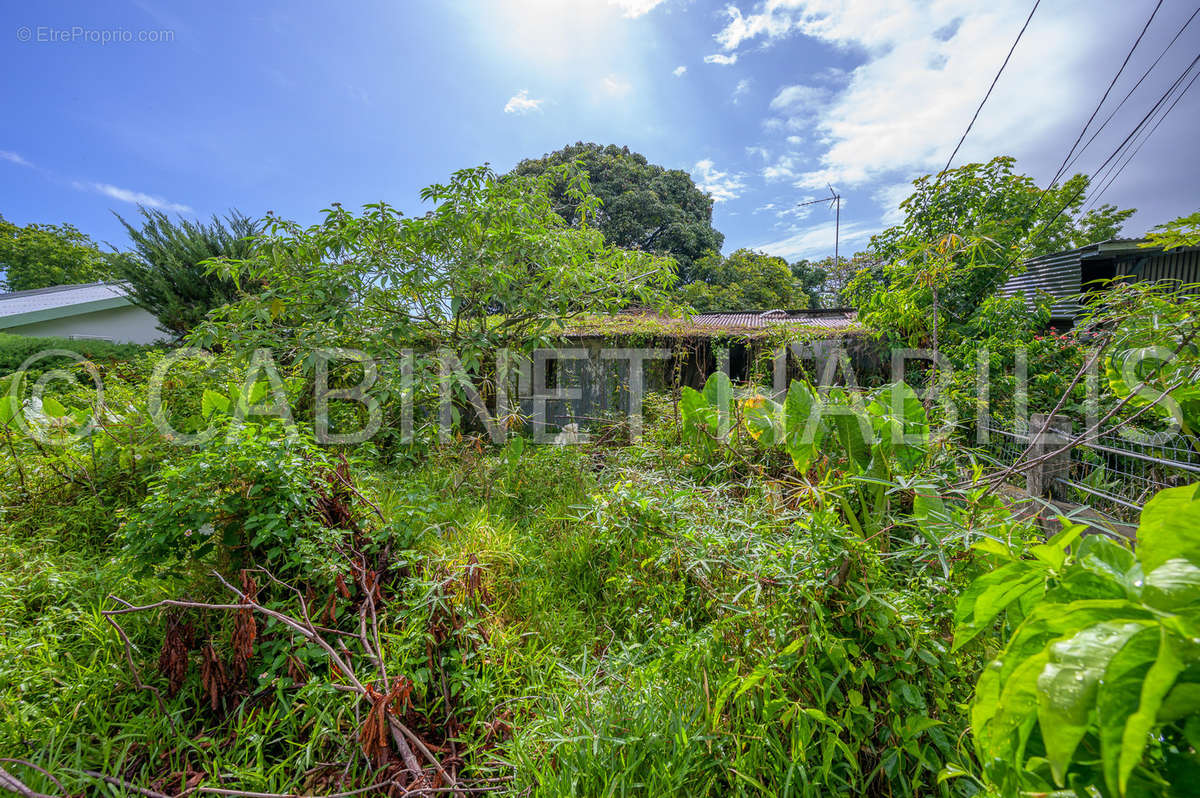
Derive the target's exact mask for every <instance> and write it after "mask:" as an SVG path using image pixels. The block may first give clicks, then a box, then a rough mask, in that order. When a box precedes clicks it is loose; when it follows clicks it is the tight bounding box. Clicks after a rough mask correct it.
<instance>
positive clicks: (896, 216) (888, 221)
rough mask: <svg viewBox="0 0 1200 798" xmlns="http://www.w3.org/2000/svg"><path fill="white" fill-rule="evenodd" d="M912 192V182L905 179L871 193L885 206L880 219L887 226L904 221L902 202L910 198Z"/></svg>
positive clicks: (880, 205) (872, 197) (882, 206)
mask: <svg viewBox="0 0 1200 798" xmlns="http://www.w3.org/2000/svg"><path fill="white" fill-rule="evenodd" d="M912 193H913V185H912V183H911V182H907V181H905V182H901V183H892V184H891V185H887V186H883V187H881V188H879V189H877V190H876V191H875V192H874V193H873V194H872V195H871V199H873V200H875V202H877V203H878V204H879V207H881V208H883V216H882V217H881V218H880V220H879V221H880V222H881V223H882V224H883V225H884V226H885V227H891V226H892V225H894V224H900V222H902V221H904V211H902V210H900V203H901V202H903V201H904V200H906V199H908V198H909V196H910V195H911V194H912Z"/></svg>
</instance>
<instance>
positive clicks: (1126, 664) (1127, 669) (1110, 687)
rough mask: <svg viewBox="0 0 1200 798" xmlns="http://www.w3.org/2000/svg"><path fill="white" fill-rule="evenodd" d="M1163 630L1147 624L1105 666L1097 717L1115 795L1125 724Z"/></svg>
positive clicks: (1102, 752) (1105, 769) (1102, 753)
mask: <svg viewBox="0 0 1200 798" xmlns="http://www.w3.org/2000/svg"><path fill="white" fill-rule="evenodd" d="M1159 637H1160V632H1159V630H1158V628H1157V627H1155V626H1148V627H1147V628H1145V629H1144V630H1142V631H1141V632H1138V633H1137V634H1136V635H1134V636H1133V637H1131V638H1130V639H1129V640H1128V641H1126V643H1125V645H1124V647H1122V648H1121V650H1120V651H1118V652H1117V653H1116V654H1115V655H1114V656H1113V657H1112V658H1111V659H1110V660H1109V663H1108V667H1107V668H1105V671H1104V678H1103V679H1101V681H1100V685H1099V689H1098V690H1097V691H1096V720H1097V727H1098V734H1099V737H1100V759H1101V768H1102V770H1103V772H1104V781H1105V783H1106V784H1107V785H1108V789H1109V790H1110V791H1111V792H1112V793H1114V794H1116V793H1117V792H1118V791H1119V790H1118V786H1117V780H1118V779H1117V774H1118V772H1119V764H1120V756H1121V738H1122V736H1123V735H1124V733H1125V723H1126V721H1127V720H1128V719H1129V716H1130V715H1132V714H1133V713H1134V712H1135V711H1137V707H1138V701H1139V699H1140V698H1141V694H1142V682H1143V681H1144V680H1145V678H1146V672H1147V671H1149V670H1150V666H1151V665H1152V664H1153V663H1154V660H1155V658H1156V657H1157V656H1158V646H1159Z"/></svg>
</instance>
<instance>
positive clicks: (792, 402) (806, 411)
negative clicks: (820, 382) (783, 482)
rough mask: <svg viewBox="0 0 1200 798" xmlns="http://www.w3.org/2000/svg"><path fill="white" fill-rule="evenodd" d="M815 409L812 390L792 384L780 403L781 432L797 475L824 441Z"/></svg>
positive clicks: (805, 386)
mask: <svg viewBox="0 0 1200 798" xmlns="http://www.w3.org/2000/svg"><path fill="white" fill-rule="evenodd" d="M815 406H816V397H815V395H814V394H813V390H812V388H811V387H809V385H808V384H807V383H804V382H801V381H799V380H793V381H792V384H791V385H790V386H789V387H788V392H787V397H786V398H785V399H784V402H783V431H784V442H785V445H786V447H787V452H788V455H790V456H791V458H792V463H793V465H795V466H796V470H797V471H799V472H801V473H804V472H806V471H808V467H809V465H810V464H811V463H812V460H813V458H814V457H816V454H817V452H818V451H819V450H820V446H821V442H822V440H823V439H824V437H825V431H826V427H825V424H824V422H823V421H822V420H821V418H820V416H819V415H817V414H816V413H815V412H814V408H815Z"/></svg>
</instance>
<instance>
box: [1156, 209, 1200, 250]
mask: <svg viewBox="0 0 1200 798" xmlns="http://www.w3.org/2000/svg"><path fill="white" fill-rule="evenodd" d="M1146 238H1147V241H1146V243H1145V246H1147V247H1162V248H1163V249H1164V250H1172V249H1177V248H1179V247H1200V211H1196V212H1195V213H1193V214H1189V215H1187V216H1180V217H1179V218H1178V219H1172V220H1171V221H1169V222H1167V223H1166V224H1160V225H1158V226H1157V227H1155V228H1154V229H1153V230H1151V231H1150V233H1149V234H1148V235H1147V236H1146Z"/></svg>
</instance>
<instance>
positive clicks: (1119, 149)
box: [1030, 55, 1200, 244]
mask: <svg viewBox="0 0 1200 798" xmlns="http://www.w3.org/2000/svg"><path fill="white" fill-rule="evenodd" d="M1198 63H1200V55H1198V56H1196V57H1195V58H1194V59H1192V62H1191V63H1190V64H1188V66H1187V68H1186V69H1184V70H1183V73H1182V74H1180V76H1179V77H1178V78H1176V79H1175V80H1174V81H1173V82H1172V83H1171V85H1170V86H1169V87H1168V88H1167V90H1166V91H1165V92H1164V93H1163V95H1162V96H1161V97H1159V98H1158V101H1157V102H1156V103H1154V105H1153V106H1151V108H1150V110H1149V111H1147V112H1146V115H1145V116H1144V117H1142V120H1141V121H1140V122H1138V123H1137V124H1136V125H1134V128H1133V130H1131V131H1130V132H1129V135H1128V136H1126V137H1125V140H1124V141H1122V142H1121V143H1120V144H1119V145H1117V148H1116V149H1115V150H1113V152H1112V153H1111V154H1110V155H1109V156H1108V157H1107V158H1105V159H1104V162H1103V163H1101V164H1100V166H1099V167H1098V168H1097V171H1098V172H1099V171H1102V170H1103V169H1104V168H1105V167H1106V166H1108V165H1109V164H1110V163H1112V162H1113V160H1114V159H1117V158H1118V157H1120V155H1121V153H1122V152H1123V151H1124V150H1125V148H1126V147H1127V146H1128V145H1129V142H1130V141H1132V140H1133V139H1134V138H1135V137H1136V136H1137V135H1138V134H1139V133H1140V132H1141V130H1142V129H1143V128H1144V127H1145V126H1146V124H1147V123H1148V122H1149V120H1150V119H1151V118H1152V117H1153V116H1154V115H1155V114H1157V113H1158V109H1159V108H1161V107H1162V105H1163V103H1165V102H1166V101H1167V98H1169V97H1170V96H1171V95H1172V94H1174V93H1175V89H1177V88H1178V87H1179V85H1180V84H1181V83H1183V81H1184V80H1185V79H1186V78H1187V76H1188V74H1189V73H1190V72H1191V71H1192V69H1193V67H1195V66H1196V64H1198ZM1188 85H1189V86H1190V85H1191V84H1188ZM1172 107H1173V106H1172ZM1163 118H1166V117H1165V115H1164V117H1163ZM1047 190H1049V189H1047ZM1083 191H1084V188H1080V189H1078V190H1077V191H1076V192H1075V193H1074V194H1073V195H1071V197H1070V198H1069V199H1068V200H1067V202H1066V203H1065V204H1064V205H1063V206H1062V207H1061V208H1059V209H1058V212H1057V213H1055V214H1054V215H1053V216H1051V217H1050V219H1048V220H1047V221H1046V222H1045V223H1044V224H1043V225H1042V226H1041V228H1039V229H1038V231H1037V233H1035V234H1034V236H1033V237H1032V238H1031V239H1030V243H1031V244H1032V243H1034V242H1035V241H1036V240H1037V239H1038V237H1039V236H1041V235H1042V234H1043V233H1045V231H1046V230H1047V229H1049V227H1050V225H1051V224H1053V223H1054V221H1055V220H1056V219H1058V217H1059V216H1061V215H1062V213H1063V211H1065V210H1066V209H1067V208H1069V207H1070V206H1071V204H1072V203H1074V202H1075V201H1076V200H1078V199H1079V196H1080V195H1081V194H1082V193H1083ZM1042 196H1045V193H1043V194H1042ZM1038 200H1039V202H1040V201H1041V197H1039V198H1038ZM1035 208H1036V206H1035Z"/></svg>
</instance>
